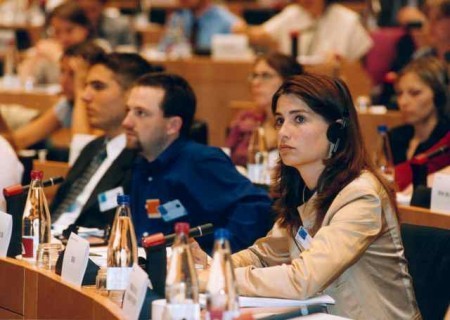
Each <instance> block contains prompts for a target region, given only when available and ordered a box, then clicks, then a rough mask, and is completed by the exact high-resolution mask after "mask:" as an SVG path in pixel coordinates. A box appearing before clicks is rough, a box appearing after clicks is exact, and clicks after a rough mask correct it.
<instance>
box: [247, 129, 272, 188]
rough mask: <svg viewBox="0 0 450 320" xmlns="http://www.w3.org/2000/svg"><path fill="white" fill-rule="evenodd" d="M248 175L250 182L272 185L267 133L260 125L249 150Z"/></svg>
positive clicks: (249, 145)
mask: <svg viewBox="0 0 450 320" xmlns="http://www.w3.org/2000/svg"><path fill="white" fill-rule="evenodd" d="M247 156H248V157H247V174H248V178H249V179H250V181H252V182H253V183H258V184H270V176H269V173H268V157H269V152H268V148H267V140H266V133H265V130H264V128H263V127H262V126H261V125H258V127H256V128H255V129H254V130H253V132H252V135H251V137H250V141H249V144H248V150H247Z"/></svg>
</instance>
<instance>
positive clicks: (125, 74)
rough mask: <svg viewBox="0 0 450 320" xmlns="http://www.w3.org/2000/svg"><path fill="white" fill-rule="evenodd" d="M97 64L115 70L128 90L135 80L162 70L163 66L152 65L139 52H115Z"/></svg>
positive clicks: (123, 86)
mask: <svg viewBox="0 0 450 320" xmlns="http://www.w3.org/2000/svg"><path fill="white" fill-rule="evenodd" d="M96 64H101V65H104V66H105V67H106V68H108V69H110V70H111V71H112V72H114V74H115V76H116V78H117V82H119V84H120V86H121V87H122V88H123V89H124V90H127V89H129V88H130V87H131V85H132V84H133V82H134V81H136V79H138V78H139V77H141V76H143V75H144V74H147V73H153V72H160V71H162V70H163V67H161V66H159V65H152V64H151V63H149V62H148V61H147V60H145V59H144V58H143V57H142V56H140V55H139V54H137V53H118V52H113V53H110V54H107V55H105V56H104V58H103V59H102V60H100V61H97V63H96Z"/></svg>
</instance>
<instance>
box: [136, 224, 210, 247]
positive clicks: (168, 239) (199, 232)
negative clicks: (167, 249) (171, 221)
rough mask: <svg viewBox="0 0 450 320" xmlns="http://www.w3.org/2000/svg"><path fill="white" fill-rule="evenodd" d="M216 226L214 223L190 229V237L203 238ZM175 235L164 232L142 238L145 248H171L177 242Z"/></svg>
mask: <svg viewBox="0 0 450 320" xmlns="http://www.w3.org/2000/svg"><path fill="white" fill-rule="evenodd" d="M213 229H214V226H213V225H212V223H206V224H202V225H200V226H197V227H194V228H191V229H189V237H191V238H197V237H203V236H204V235H207V234H210V233H212V232H213ZM175 236H176V234H175V233H171V234H168V235H166V236H165V235H164V234H163V233H162V232H159V233H155V234H152V235H150V236H147V237H144V238H142V246H143V247H144V248H149V247H152V246H156V245H159V244H165V245H166V246H171V245H172V244H173V242H174V241H175Z"/></svg>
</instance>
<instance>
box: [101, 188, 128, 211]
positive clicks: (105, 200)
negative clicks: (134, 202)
mask: <svg viewBox="0 0 450 320" xmlns="http://www.w3.org/2000/svg"><path fill="white" fill-rule="evenodd" d="M119 194H124V192H123V188H122V186H120V187H117V188H114V189H111V190H108V191H105V192H103V193H100V194H99V195H98V196H97V198H98V204H99V207H100V212H105V211H108V210H111V209H114V208H116V207H117V196H118V195H119Z"/></svg>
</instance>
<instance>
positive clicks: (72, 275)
mask: <svg viewBox="0 0 450 320" xmlns="http://www.w3.org/2000/svg"><path fill="white" fill-rule="evenodd" d="M88 261H89V242H88V241H87V240H85V239H83V238H81V237H80V236H79V235H77V234H75V233H73V232H72V233H71V234H70V237H69V241H68V242H67V246H66V252H65V253H64V260H63V265H62V270H61V277H62V278H63V279H64V280H66V281H69V282H71V283H73V284H75V285H78V286H81V283H82V282H83V277H84V273H85V272H86V268H87V265H88Z"/></svg>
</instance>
